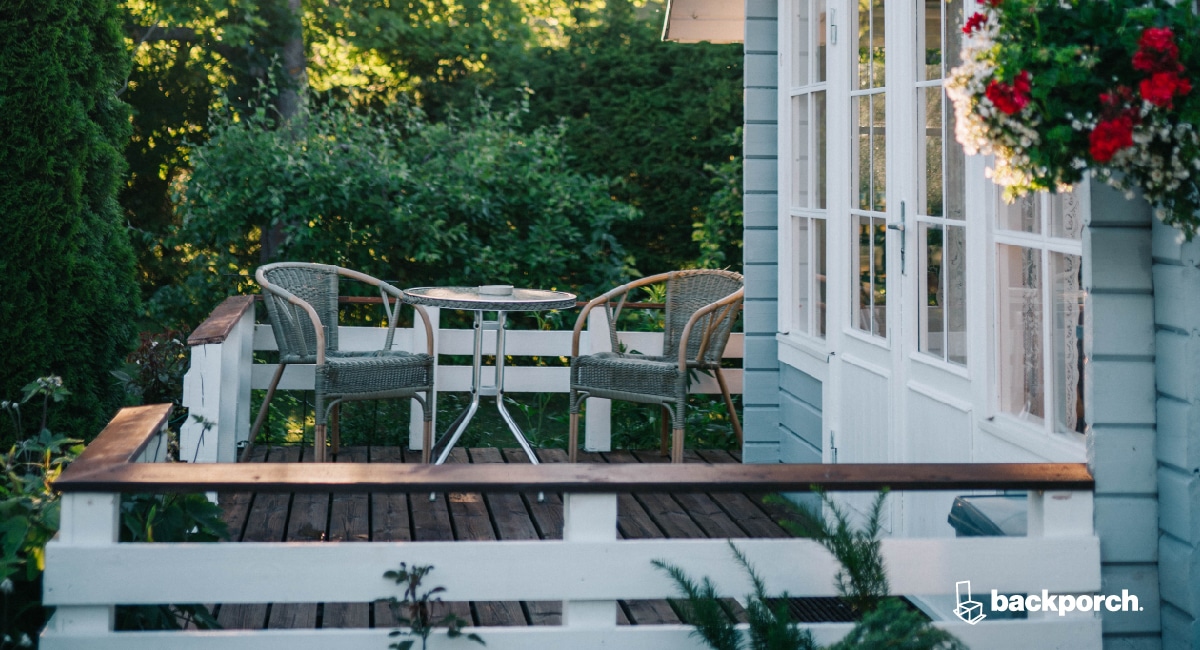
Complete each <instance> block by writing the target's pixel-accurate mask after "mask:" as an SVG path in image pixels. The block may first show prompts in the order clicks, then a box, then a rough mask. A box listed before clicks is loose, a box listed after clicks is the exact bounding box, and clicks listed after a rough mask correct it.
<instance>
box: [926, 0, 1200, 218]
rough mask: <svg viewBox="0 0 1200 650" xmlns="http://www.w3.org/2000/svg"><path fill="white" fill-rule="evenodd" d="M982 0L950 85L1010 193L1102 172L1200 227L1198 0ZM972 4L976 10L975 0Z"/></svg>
mask: <svg viewBox="0 0 1200 650" xmlns="http://www.w3.org/2000/svg"><path fill="white" fill-rule="evenodd" d="M1178 4H1179V6H1172V5H1170V4H1168V3H1167V2H1165V1H1163V0H1150V1H1149V2H1147V1H1145V0H1143V1H1140V2H1131V1H1129V0H1108V1H1102V0H978V5H977V7H976V11H975V12H974V13H972V14H971V15H970V16H968V18H967V21H966V24H965V26H964V27H963V32H964V33H965V35H966V36H965V38H964V41H963V50H962V64H961V65H960V66H958V67H957V68H955V69H954V70H952V71H951V73H950V79H949V81H948V82H947V84H946V93H947V94H948V95H949V96H950V99H951V100H952V101H953V103H954V110H955V114H956V129H955V132H956V135H957V137H958V141H959V142H960V143H962V145H963V147H964V148H965V149H966V152H967V153H968V154H976V153H982V154H993V155H994V156H995V165H994V167H993V168H991V169H989V170H988V173H989V175H990V176H991V178H992V180H994V181H995V182H996V183H998V184H999V185H1002V186H1004V188H1005V189H1004V197H1005V199H1007V200H1011V199H1013V198H1015V197H1018V196H1022V195H1024V194H1026V193H1028V192H1031V191H1041V190H1049V191H1056V190H1059V189H1065V188H1066V187H1067V186H1069V185H1072V184H1074V183H1077V182H1079V181H1080V180H1081V179H1082V178H1083V176H1084V173H1085V172H1087V171H1088V170H1091V171H1092V173H1093V174H1094V175H1096V176H1098V177H1099V178H1101V179H1103V180H1104V181H1105V182H1107V183H1108V184H1110V185H1112V186H1114V187H1117V188H1119V189H1122V190H1125V191H1126V193H1127V195H1129V196H1132V193H1133V190H1134V189H1140V190H1141V191H1142V194H1143V195H1144V196H1145V198H1146V199H1147V200H1148V201H1149V202H1150V203H1151V205H1153V206H1154V213H1155V216H1156V217H1158V218H1159V219H1161V220H1162V221H1163V222H1165V223H1167V224H1171V225H1174V226H1176V227H1178V228H1179V229H1180V230H1181V231H1182V232H1183V234H1184V236H1185V237H1187V239H1189V240H1190V239H1191V238H1192V237H1193V236H1194V235H1195V234H1196V232H1197V228H1198V227H1200V134H1198V133H1197V128H1198V127H1200V89H1194V88H1193V84H1194V83H1200V78H1198V77H1196V75H1197V73H1200V46H1198V45H1197V43H1196V42H1195V41H1196V40H1197V39H1198V38H1200V20H1198V19H1197V16H1196V15H1195V14H1194V13H1193V11H1192V8H1191V3H1190V2H1180V3H1178ZM967 11H971V9H968V10H967Z"/></svg>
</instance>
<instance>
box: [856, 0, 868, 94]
mask: <svg viewBox="0 0 1200 650" xmlns="http://www.w3.org/2000/svg"><path fill="white" fill-rule="evenodd" d="M871 65H872V57H871V7H870V5H867V6H863V5H862V4H861V3H860V4H859V9H858V83H857V84H855V87H856V88H858V89H859V90H864V89H867V88H870V87H871Z"/></svg>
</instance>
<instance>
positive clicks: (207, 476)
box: [54, 405, 1095, 493]
mask: <svg viewBox="0 0 1200 650" xmlns="http://www.w3.org/2000/svg"><path fill="white" fill-rule="evenodd" d="M167 412H169V405H160V406H144V407H137V408H135V409H124V410H122V411H121V412H120V413H118V414H117V417H116V418H114V419H113V422H112V423H111V424H109V426H108V427H106V428H105V429H104V431H102V432H101V433H100V436H99V437H97V438H96V440H95V441H94V442H93V443H92V444H91V445H90V446H89V447H88V450H87V451H85V452H84V454H83V455H82V456H80V458H79V459H78V460H77V461H75V463H73V464H72V465H71V466H70V467H69V468H67V470H66V471H65V472H63V474H62V475H61V476H60V477H59V479H58V480H57V481H55V482H54V487H55V489H57V490H60V491H63V492H207V491H216V492H244V491H256V492H341V493H345V492H415V493H428V492H445V491H452V492H514V491H517V492H525V491H553V492H559V491H561V492H576V493H579V492H593V493H595V492H726V491H728V492H775V491H783V492H805V491H809V490H811V489H813V488H814V487H819V488H821V489H824V490H828V491H830V492H842V491H875V490H879V489H881V488H884V487H887V488H890V489H892V490H1091V489H1093V488H1094V486H1095V481H1094V479H1093V478H1092V476H1091V474H1090V473H1089V472H1088V469H1087V466H1086V465H1084V464H1083V463H986V464H972V463H907V464H841V465H820V464H804V465H783V464H778V465H774V464H772V465H765V464H764V465H753V464H750V465H739V464H728V465H726V464H720V465H701V464H694V465H689V464H684V465H654V466H653V467H652V468H648V467H647V466H646V465H640V464H630V465H613V464H591V463H581V464H567V463H554V464H544V465H521V464H496V465H495V466H488V465H485V464H471V465H438V466H431V465H414V464H398V463H390V464H389V463H370V464H356V463H297V464H274V463H247V464H237V463H211V464H210V463H205V464H188V463H135V462H131V461H132V460H133V459H134V458H136V457H137V456H138V454H140V453H141V450H142V449H144V448H145V446H146V444H147V441H148V440H149V439H150V438H151V437H152V436H153V435H154V434H155V433H157V432H158V431H159V430H160V429H161V427H162V423H163V421H165V418H166V414H167Z"/></svg>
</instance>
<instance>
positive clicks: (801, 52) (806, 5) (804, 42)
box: [792, 0, 813, 86]
mask: <svg viewBox="0 0 1200 650" xmlns="http://www.w3.org/2000/svg"><path fill="white" fill-rule="evenodd" d="M812 5H813V3H812V1H811V0H798V1H797V2H796V4H795V5H794V6H795V8H796V16H795V18H796V24H795V26H794V27H793V29H792V33H793V34H794V35H795V36H794V38H795V43H794V44H793V47H794V48H795V49H794V50H793V51H794V52H795V53H796V59H795V61H793V63H792V85H794V86H807V85H808V83H809V81H808V80H809V67H810V63H809V53H810V52H811V50H812V46H811V44H812V32H813V21H812V17H811V16H810V13H809V12H811V11H812V8H813V7H812Z"/></svg>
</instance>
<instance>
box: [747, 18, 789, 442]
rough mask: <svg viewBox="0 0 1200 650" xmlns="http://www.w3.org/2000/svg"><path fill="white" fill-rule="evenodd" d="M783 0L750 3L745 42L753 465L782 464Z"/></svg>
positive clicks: (749, 394)
mask: <svg viewBox="0 0 1200 650" xmlns="http://www.w3.org/2000/svg"><path fill="white" fill-rule="evenodd" d="M776 15H777V14H776V8H775V0H747V2H746V42H745V93H746V94H745V101H746V106H745V127H744V136H745V141H744V143H743V165H744V167H743V169H744V174H745V179H744V184H745V194H744V195H743V212H744V221H743V224H744V228H745V232H744V242H745V248H744V257H743V260H742V262H743V265H744V271H745V275H746V303H745V314H744V316H743V326H744V329H745V332H746V352H745V358H744V359H743V361H742V364H743V369H744V371H745V375H744V380H743V381H744V382H745V383H744V384H743V385H744V390H745V393H744V395H745V396H744V397H743V400H744V402H743V408H744V415H743V422H744V428H745V446H744V448H743V458H744V459H745V461H746V462H755V463H759V462H769V463H776V462H779V457H780V456H779V448H780V440H779V422H780V416H779V395H780V393H779V355H778V346H777V344H776V343H775V330H776V313H777V304H778V298H777V293H778V291H777V281H776V277H777V273H778V266H777V260H778V256H777V251H776V239H777V237H778V228H777V226H776V222H777V219H778V218H777V216H776V210H777V203H776V201H777V198H776V195H777V187H778V182H777V180H776V175H777V174H776V165H777V159H776V151H777V147H776V144H775V142H776V134H777V132H778V124H777V121H776V119H777V109H776V86H777V78H778V64H777V58H778V48H777V43H776V41H777V36H776V34H777V32H778V29H777V28H776Z"/></svg>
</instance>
